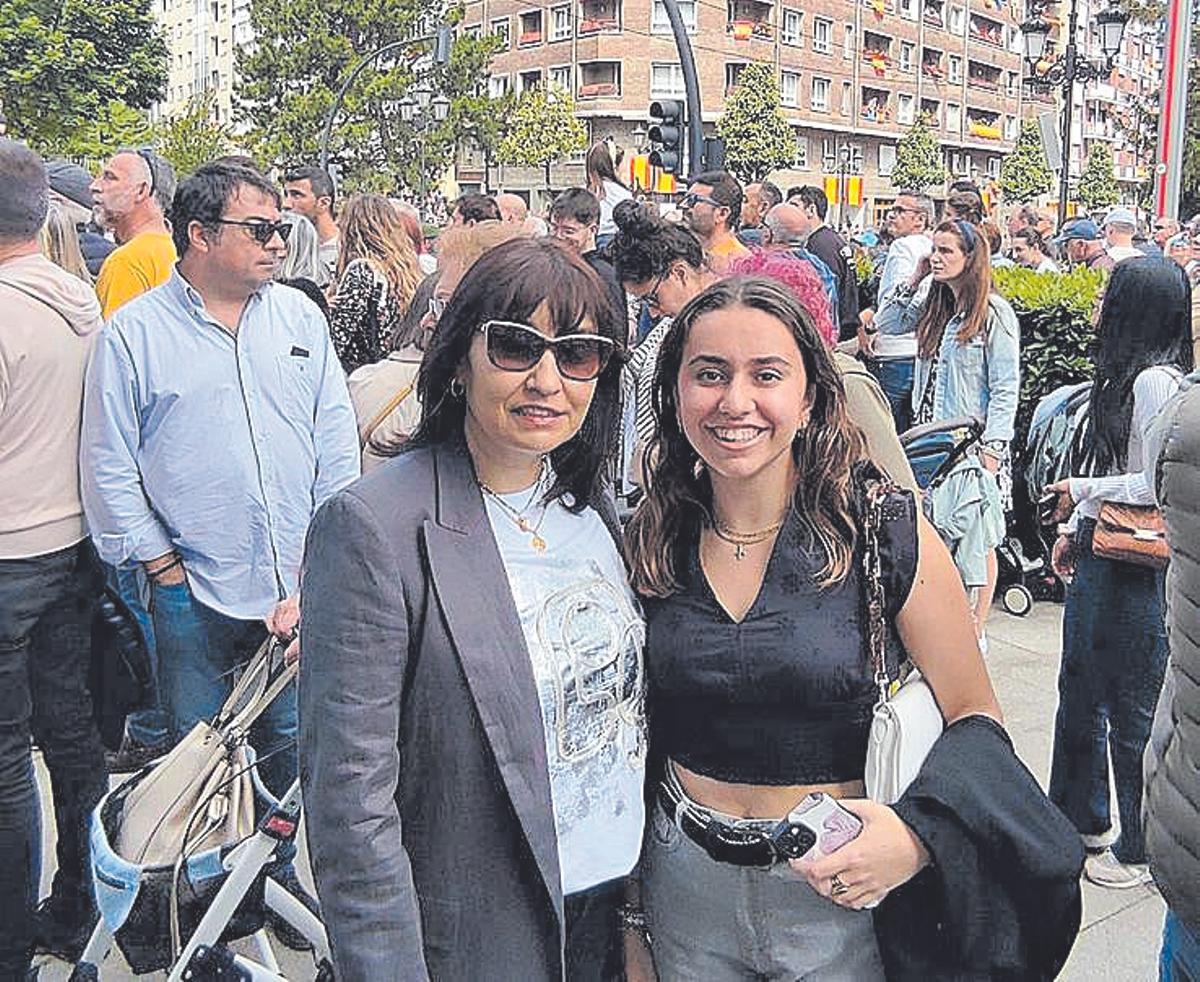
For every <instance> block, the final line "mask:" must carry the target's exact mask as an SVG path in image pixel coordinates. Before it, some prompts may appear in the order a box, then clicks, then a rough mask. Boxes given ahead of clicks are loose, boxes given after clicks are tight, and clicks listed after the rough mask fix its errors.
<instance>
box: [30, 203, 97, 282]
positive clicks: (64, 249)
mask: <svg viewBox="0 0 1200 982" xmlns="http://www.w3.org/2000/svg"><path fill="white" fill-rule="evenodd" d="M38 245H39V246H41V249H42V255H44V256H45V257H46V258H47V259H49V260H50V261H51V262H52V263H54V265H56V266H60V267H62V268H63V269H65V270H66V271H67V272H68V273H70V274H71V275H72V276H77V277H78V278H79V279H81V280H83V282H84V283H86V284H87V285H88V286H91V285H92V274H91V273H89V272H88V268H87V263H86V262H85V261H84V258H83V250H81V249H80V248H79V233H78V232H76V230H75V223H74V222H73V221H72V220H71V216H70V215H69V214H68V213H67V211H66V210H65V209H63V208H60V207H59V206H58V205H57V204H55V202H53V201H51V202H50V207H49V209H48V210H47V211H46V221H45V222H43V223H42V228H41V231H40V232H39V233H38Z"/></svg>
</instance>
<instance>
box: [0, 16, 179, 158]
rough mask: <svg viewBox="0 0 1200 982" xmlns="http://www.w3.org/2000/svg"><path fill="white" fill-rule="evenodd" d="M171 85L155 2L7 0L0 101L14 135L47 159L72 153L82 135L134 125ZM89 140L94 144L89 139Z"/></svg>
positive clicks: (1, 20)
mask: <svg viewBox="0 0 1200 982" xmlns="http://www.w3.org/2000/svg"><path fill="white" fill-rule="evenodd" d="M166 81H167V47H166V42H165V41H164V40H163V37H162V35H161V33H160V31H159V29H158V27H157V25H156V24H155V21H154V17H153V16H152V15H151V12H150V0H61V2H58V0H4V2H2V3H0V101H2V102H3V104H4V114H5V116H6V117H7V119H8V130H9V134H10V135H11V136H14V137H17V138H19V139H22V140H25V141H26V142H28V143H29V144H30V146H32V147H33V148H34V149H36V150H38V151H40V152H42V153H71V152H72V141H78V140H79V139H80V136H79V131H80V130H81V129H87V128H89V127H91V129H92V131H93V136H94V135H95V126H96V125H97V124H99V123H100V122H101V119H102V117H104V116H105V115H106V114H107V116H108V121H110V122H111V121H112V120H113V119H114V118H121V119H123V120H124V121H125V122H128V121H129V117H128V115H127V114H124V115H123V110H122V109H115V108H113V106H114V104H119V105H121V106H123V107H125V108H128V109H130V110H144V109H149V108H150V106H151V105H152V104H153V103H154V102H155V101H157V100H158V99H160V98H161V97H162V94H163V87H164V86H165V84H166ZM84 139H91V137H85V138H84Z"/></svg>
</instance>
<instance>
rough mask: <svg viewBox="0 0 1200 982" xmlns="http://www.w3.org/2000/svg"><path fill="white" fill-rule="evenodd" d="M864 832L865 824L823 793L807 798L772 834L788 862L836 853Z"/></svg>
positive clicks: (789, 813)
mask: <svg viewBox="0 0 1200 982" xmlns="http://www.w3.org/2000/svg"><path fill="white" fill-rule="evenodd" d="M860 832H862V821H861V820H860V819H859V817H858V816H857V815H855V814H854V813H853V812H851V811H848V810H847V809H846V808H844V807H842V806H841V805H840V804H838V802H837V799H836V798H831V797H830V796H829V795H827V794H824V793H823V792H820V791H818V792H815V793H813V794H810V795H808V796H806V797H805V798H804V800H803V801H801V802H800V804H798V805H797V806H796V807H795V808H793V809H792V810H791V811H790V812H788V816H787V818H785V819H784V820H783V821H781V822H780V823H779V824H778V825H777V826H776V827H775V829H774V830H773V831H772V833H771V840H772V841H773V842H774V843H775V848H776V849H777V850H778V851H779V853H780V854H781V855H783V856H786V857H787V858H788V859H801V858H803V857H806V856H807V857H809V858H812V859H815V858H817V857H818V855H822V856H828V855H829V854H830V853H833V852H837V850H838V849H840V848H841V847H842V846H844V845H845V844H846V843H847V842H849V841H850V840H851V839H854V838H856V837H857V836H858V834H859V833H860Z"/></svg>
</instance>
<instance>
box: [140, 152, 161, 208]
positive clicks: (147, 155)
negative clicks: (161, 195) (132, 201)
mask: <svg viewBox="0 0 1200 982" xmlns="http://www.w3.org/2000/svg"><path fill="white" fill-rule="evenodd" d="M137 155H138V156H139V157H141V158H142V160H144V161H145V162H146V170H148V171H149V172H150V197H152V198H153V197H154V191H155V189H156V188H157V187H158V174H157V172H156V171H155V168H154V151H153V150H151V149H150V148H149V147H140V148H139V149H138V150H137Z"/></svg>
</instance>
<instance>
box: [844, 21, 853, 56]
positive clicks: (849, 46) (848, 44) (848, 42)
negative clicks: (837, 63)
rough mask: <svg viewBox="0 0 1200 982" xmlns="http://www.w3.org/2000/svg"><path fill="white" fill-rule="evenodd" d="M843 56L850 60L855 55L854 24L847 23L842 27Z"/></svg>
mask: <svg viewBox="0 0 1200 982" xmlns="http://www.w3.org/2000/svg"><path fill="white" fill-rule="evenodd" d="M842 57H843V58H845V59H846V60H847V61H849V60H850V59H851V58H853V57H854V25H853V24H847V25H845V26H844V27H843V28H842Z"/></svg>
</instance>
